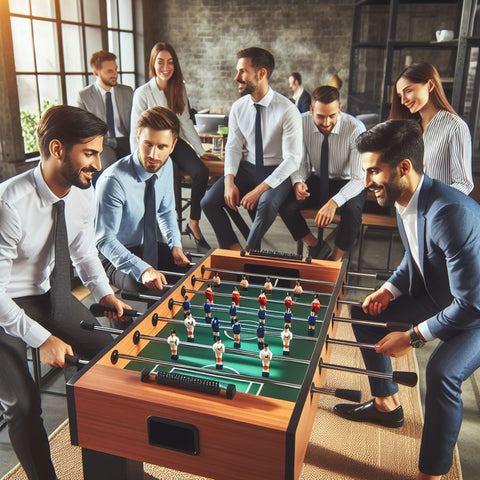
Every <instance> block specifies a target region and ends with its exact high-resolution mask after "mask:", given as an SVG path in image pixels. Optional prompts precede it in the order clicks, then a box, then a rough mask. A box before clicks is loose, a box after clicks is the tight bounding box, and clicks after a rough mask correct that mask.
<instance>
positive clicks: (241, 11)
mask: <svg viewBox="0 0 480 480" xmlns="http://www.w3.org/2000/svg"><path fill="white" fill-rule="evenodd" d="M143 12H144V38H145V50H146V54H145V56H146V58H147V59H148V56H149V53H150V49H151V47H152V46H153V44H154V43H155V42H157V41H166V42H168V43H171V44H172V45H173V47H174V48H175V50H176V52H177V55H178V57H179V60H180V64H181V66H182V70H183V73H184V77H185V80H186V85H187V92H188V95H189V98H190V101H191V104H192V106H193V107H194V108H196V109H198V110H200V109H204V108H210V109H223V111H224V112H226V113H228V112H229V110H230V106H231V104H232V103H233V102H234V101H235V100H236V99H237V98H238V94H237V90H236V83H235V82H234V80H233V79H234V77H235V67H236V62H237V59H236V52H237V51H238V50H240V49H242V48H245V47H248V46H253V45H255V46H261V47H264V48H266V49H268V50H270V51H271V52H272V53H273V55H274V57H275V62H276V68H275V71H274V72H273V75H272V77H271V80H270V84H271V86H272V87H273V88H274V89H276V90H277V91H279V92H280V93H284V94H287V93H288V84H287V79H288V74H289V73H290V71H292V70H298V71H299V72H301V74H302V76H303V83H304V86H305V87H306V89H307V90H309V91H312V90H313V88H315V87H316V86H318V85H321V84H324V83H326V82H328V80H329V79H330V78H331V76H332V75H333V74H335V73H336V74H337V75H338V76H339V77H340V78H341V79H342V81H343V87H342V89H341V95H342V100H346V96H347V89H348V70H349V60H350V43H351V31H352V22H353V1H352V0H316V1H315V0H307V1H292V0H243V1H241V2H239V1H236V0H230V1H228V2H227V1H225V0H144V4H143Z"/></svg>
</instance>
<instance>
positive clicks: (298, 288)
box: [293, 280, 303, 297]
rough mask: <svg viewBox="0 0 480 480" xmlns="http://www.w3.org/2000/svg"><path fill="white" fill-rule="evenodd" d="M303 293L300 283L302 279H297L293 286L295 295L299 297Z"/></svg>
mask: <svg viewBox="0 0 480 480" xmlns="http://www.w3.org/2000/svg"><path fill="white" fill-rule="evenodd" d="M302 293H303V288H302V285H301V284H300V280H297V283H296V284H295V287H293V295H294V296H295V297H299V296H300V295H301V294H302Z"/></svg>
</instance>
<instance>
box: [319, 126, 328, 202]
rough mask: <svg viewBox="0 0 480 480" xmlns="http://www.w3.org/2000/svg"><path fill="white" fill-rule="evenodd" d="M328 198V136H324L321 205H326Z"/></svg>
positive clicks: (321, 158)
mask: <svg viewBox="0 0 480 480" xmlns="http://www.w3.org/2000/svg"><path fill="white" fill-rule="evenodd" d="M328 197H329V184H328V135H324V136H323V142H322V149H321V151H320V205H322V206H323V205H325V204H326V203H327V201H328Z"/></svg>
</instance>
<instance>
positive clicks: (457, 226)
mask: <svg viewBox="0 0 480 480" xmlns="http://www.w3.org/2000/svg"><path fill="white" fill-rule="evenodd" d="M397 222H398V229H399V231H400V236H401V238H402V242H403V245H404V247H405V255H404V257H403V260H402V262H401V263H400V265H399V267H398V268H397V270H396V271H395V272H394V273H393V275H392V277H391V278H390V280H389V281H390V282H391V283H392V284H393V285H395V286H396V287H397V288H398V289H400V290H401V291H402V292H403V293H405V294H410V295H412V296H419V295H420V294H421V293H422V292H425V291H426V292H427V294H428V296H429V297H430V298H431V300H432V301H433V302H434V303H435V304H436V305H438V308H439V313H438V314H436V315H435V316H434V317H431V318H429V319H428V320H427V325H428V328H429V330H430V332H431V333H432V335H434V336H435V337H437V338H440V339H442V340H447V339H448V338H449V337H451V336H452V335H454V334H455V332H456V330H467V329H472V328H479V327H480V288H479V285H480V255H479V253H478V251H479V249H480V205H479V204H478V203H477V202H476V201H475V200H473V199H472V198H470V197H467V196H466V195H464V194H463V193H461V192H460V191H458V190H456V189H455V188H452V187H449V186H447V185H445V184H444V183H442V182H440V181H438V180H432V179H431V178H430V177H428V176H427V175H425V176H424V180H423V184H422V187H421V190H420V194H419V199H418V211H417V229H418V248H419V252H418V254H419V261H420V266H421V269H422V271H423V273H424V278H425V280H424V279H423V278H422V275H421V274H420V273H419V271H418V268H417V267H416V266H415V264H414V260H413V258H412V255H411V252H410V247H409V245H408V241H407V236H406V233H405V228H404V226H403V222H402V219H401V218H400V215H399V214H398V212H397Z"/></svg>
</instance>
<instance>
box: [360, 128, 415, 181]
mask: <svg viewBox="0 0 480 480" xmlns="http://www.w3.org/2000/svg"><path fill="white" fill-rule="evenodd" d="M357 150H358V151H359V152H360V153H365V152H378V153H380V160H381V161H382V162H383V163H387V164H388V165H389V167H390V168H395V167H396V166H397V165H398V164H399V163H400V162H401V161H402V160H403V159H405V158H408V159H409V160H410V162H411V163H412V166H413V169H414V170H415V171H416V172H417V173H423V138H422V132H421V130H420V126H419V125H418V123H417V122H416V121H415V120H388V121H386V122H383V123H379V124H378V125H376V126H375V127H373V128H371V129H370V130H368V131H366V132H363V133H362V134H361V135H360V136H359V137H358V138H357Z"/></svg>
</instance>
